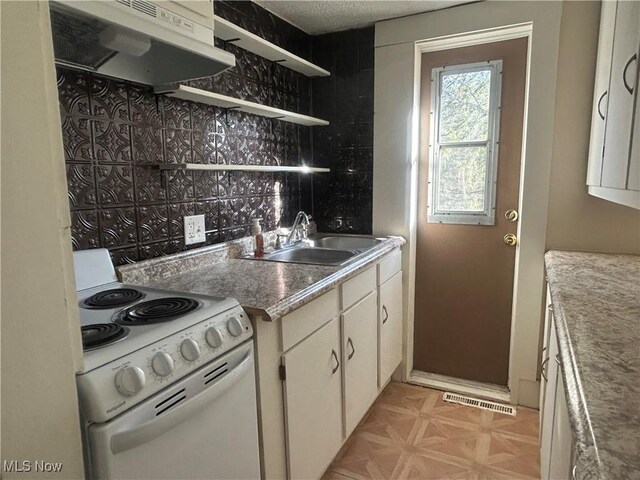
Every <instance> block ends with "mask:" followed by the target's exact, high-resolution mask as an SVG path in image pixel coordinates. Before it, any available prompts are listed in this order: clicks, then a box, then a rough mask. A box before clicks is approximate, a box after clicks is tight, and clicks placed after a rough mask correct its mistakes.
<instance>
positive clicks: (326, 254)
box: [242, 233, 383, 266]
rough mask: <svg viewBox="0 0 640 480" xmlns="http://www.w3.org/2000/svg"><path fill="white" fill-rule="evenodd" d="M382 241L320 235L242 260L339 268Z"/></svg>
mask: <svg viewBox="0 0 640 480" xmlns="http://www.w3.org/2000/svg"><path fill="white" fill-rule="evenodd" d="M382 240H383V239H380V238H374V237H370V236H364V235H340V234H322V233H318V234H315V235H313V236H311V237H309V239H308V240H305V241H304V242H299V243H296V244H294V245H288V246H286V247H284V248H283V249H282V250H276V251H274V252H272V253H265V255H264V257H260V258H255V257H254V256H253V254H249V255H246V256H245V257H242V258H245V259H252V260H260V261H267V262H284V263H306V264H310V265H330V266H338V265H343V264H345V263H347V262H349V261H350V260H351V259H353V258H354V257H355V256H357V255H359V254H361V253H363V252H365V251H367V250H369V249H370V248H373V247H375V246H376V245H377V244H379V243H380V242H381V241H382Z"/></svg>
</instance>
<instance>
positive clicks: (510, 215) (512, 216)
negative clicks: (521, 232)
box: [504, 210, 519, 222]
mask: <svg viewBox="0 0 640 480" xmlns="http://www.w3.org/2000/svg"><path fill="white" fill-rule="evenodd" d="M518 217H519V215H518V212H517V211H516V210H507V211H506V212H504V218H506V219H507V220H508V221H510V222H515V221H516V220H518Z"/></svg>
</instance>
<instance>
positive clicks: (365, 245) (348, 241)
mask: <svg viewBox="0 0 640 480" xmlns="http://www.w3.org/2000/svg"><path fill="white" fill-rule="evenodd" d="M310 240H311V241H312V243H313V246H314V247H320V248H333V249H337V250H359V251H364V250H368V249H370V248H373V247H375V246H376V245H377V244H378V243H380V240H378V239H377V238H371V237H360V236H354V235H352V236H340V235H332V236H326V237H325V236H317V237H314V238H311V239H310Z"/></svg>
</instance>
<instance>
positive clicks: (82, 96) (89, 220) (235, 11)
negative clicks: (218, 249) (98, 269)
mask: <svg viewBox="0 0 640 480" xmlns="http://www.w3.org/2000/svg"><path fill="white" fill-rule="evenodd" d="M216 14H218V15H220V16H222V17H224V18H227V19H229V20H230V21H233V22H235V23H238V24H240V25H241V26H243V28H245V29H247V30H249V31H252V32H253V33H256V34H258V35H260V36H262V37H264V38H267V39H268V40H270V41H272V42H274V43H276V44H278V45H280V46H282V47H283V48H286V49H288V50H291V51H294V52H295V53H297V54H298V55H301V56H303V57H306V58H309V56H310V51H311V37H309V36H308V35H307V34H305V33H304V32H302V31H301V30H299V29H297V28H295V27H293V26H292V25H289V24H288V23H286V22H284V21H283V20H281V19H279V18H277V17H275V16H273V15H272V14H270V13H269V12H267V11H266V10H264V9H262V8H261V7H259V6H257V5H255V4H253V3H251V2H226V1H224V2H223V1H219V2H216ZM217 45H218V46H221V47H225V48H228V50H229V51H231V52H233V53H234V54H235V55H236V59H237V66H236V67H235V68H233V69H231V70H228V71H226V72H224V73H222V74H220V75H218V76H214V77H210V78H205V79H200V80H197V81H193V82H191V85H192V86H197V87H198V88H202V89H206V90H210V91H214V92H218V93H222V94H226V95H230V96H234V97H238V98H242V99H246V100H251V101H255V102H259V103H263V104H266V105H271V106H274V107H279V108H285V109H288V110H292V111H296V112H300V113H305V114H309V113H310V112H311V81H310V80H309V79H308V78H306V77H304V76H303V75H300V74H297V73H296V72H293V71H291V70H289V69H287V68H284V67H282V66H280V65H278V64H277V63H273V62H270V61H268V60H266V59H264V58H261V57H258V56H256V55H253V54H251V53H250V52H247V51H245V50H242V49H240V48H238V47H236V46H234V45H226V46H225V45H222V43H220V42H217ZM58 92H59V100H60V112H61V116H62V130H63V143H64V154H65V161H66V168H67V179H68V190H69V204H70V209H71V224H72V240H73V248H74V249H88V248H98V247H104V248H108V249H109V250H110V252H111V255H112V258H113V260H114V263H115V264H116V265H121V264H125V263H130V262H135V261H138V260H143V259H147V258H152V257H157V256H159V255H165V254H170V253H175V252H178V251H181V250H185V249H186V248H187V247H185V246H184V232H183V226H182V225H183V217H184V216H185V215H194V214H204V215H205V222H206V229H207V234H206V238H207V240H206V244H207V245H209V244H214V243H218V242H224V241H228V240H232V239H236V238H239V237H243V236H246V235H248V234H249V225H250V222H251V218H252V217H262V218H264V219H265V227H266V229H268V230H271V229H274V228H276V227H277V226H278V224H280V223H281V224H282V225H289V224H290V223H291V222H292V220H293V216H295V213H296V212H297V210H298V209H299V208H300V207H301V206H302V207H304V206H307V205H309V204H310V199H308V198H306V199H304V200H303V198H302V190H301V187H300V181H301V180H300V178H299V175H297V174H270V173H249V172H234V173H228V172H206V171H169V172H168V176H167V182H166V185H164V186H163V185H162V182H161V175H160V171H159V170H158V169H157V165H159V164H163V163H205V164H206V163H211V164H215V163H218V164H255V165H275V164H282V165H298V164H300V162H306V163H307V164H310V163H311V160H312V152H311V138H312V129H311V128H309V127H303V126H297V125H294V124H290V123H285V122H281V121H278V120H270V119H266V118H263V117H258V116H253V115H246V114H243V113H240V112H233V111H228V112H226V111H223V110H221V109H218V108H216V107H210V106H207V105H203V104H198V103H193V102H185V101H181V100H177V99H172V98H169V97H163V96H157V95H155V94H154V93H153V91H152V90H151V88H149V87H143V86H139V85H134V84H131V83H127V82H121V81H116V80H112V79H107V78H104V77H100V76H96V75H92V74H89V73H85V72H80V71H75V70H71V69H66V68H58ZM369 202H370V200H369ZM365 223H366V222H365ZM368 224H369V229H370V220H369V223H368ZM199 246H202V244H197V245H193V246H190V247H189V248H192V247H199Z"/></svg>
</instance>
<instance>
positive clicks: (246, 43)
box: [213, 15, 331, 77]
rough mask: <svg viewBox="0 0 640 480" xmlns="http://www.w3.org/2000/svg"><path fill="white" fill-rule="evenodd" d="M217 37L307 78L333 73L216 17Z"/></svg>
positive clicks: (215, 30)
mask: <svg viewBox="0 0 640 480" xmlns="http://www.w3.org/2000/svg"><path fill="white" fill-rule="evenodd" d="M213 18H214V32H215V36H216V37H218V38H220V39H221V40H224V41H226V42H230V43H234V44H235V45H238V46H239V47H240V48H244V49H245V50H248V51H250V52H253V53H255V54H256V55H260V56H261V57H264V58H266V59H268V60H271V61H272V62H278V63H279V64H280V65H282V66H284V67H287V68H290V69H291V70H294V71H296V72H299V73H302V74H303V75H306V76H307V77H328V76H329V75H331V73H330V72H329V71H328V70H325V69H324V68H321V67H319V66H317V65H314V64H313V63H311V62H309V61H307V60H305V59H304V58H301V57H298V56H297V55H294V54H293V53H291V52H288V51H287V50H285V49H284V48H281V47H278V46H277V45H274V44H273V43H271V42H267V41H266V40H265V39H264V38H261V37H259V36H258V35H255V34H253V33H251V32H248V31H246V30H245V29H244V28H242V27H239V26H238V25H236V24H235V23H232V22H230V21H229V20H225V19H224V18H220V17H218V16H217V15H214V17H213Z"/></svg>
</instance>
